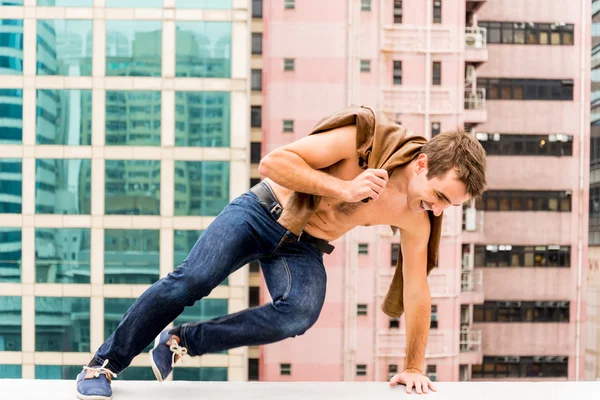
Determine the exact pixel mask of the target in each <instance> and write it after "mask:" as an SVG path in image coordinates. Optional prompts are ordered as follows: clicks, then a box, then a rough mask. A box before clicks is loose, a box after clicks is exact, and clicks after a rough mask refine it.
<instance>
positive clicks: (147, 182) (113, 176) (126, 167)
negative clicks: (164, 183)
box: [104, 160, 160, 215]
mask: <svg viewBox="0 0 600 400" xmlns="http://www.w3.org/2000/svg"><path fill="white" fill-rule="evenodd" d="M105 179H106V191H105V201H104V207H105V214H126V215H160V161H157V160H154V161H152V160H106V174H105Z"/></svg>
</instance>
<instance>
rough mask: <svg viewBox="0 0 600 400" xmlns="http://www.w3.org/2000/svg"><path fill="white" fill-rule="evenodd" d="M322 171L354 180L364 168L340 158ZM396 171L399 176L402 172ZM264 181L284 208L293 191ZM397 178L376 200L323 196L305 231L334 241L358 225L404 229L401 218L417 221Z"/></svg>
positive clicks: (267, 180)
mask: <svg viewBox="0 0 600 400" xmlns="http://www.w3.org/2000/svg"><path fill="white" fill-rule="evenodd" d="M323 171H324V172H326V173H328V174H330V175H332V176H335V177H336V178H339V179H343V180H352V179H354V178H356V177H357V176H358V175H360V174H361V173H362V172H363V171H364V170H363V169H362V168H360V167H359V166H358V158H357V159H355V160H344V161H340V162H339V163H337V164H334V165H332V166H331V167H328V168H327V169H324V170H323ZM397 173H398V175H400V171H397ZM399 178H400V179H401V178H402V177H401V176H400V177H399ZM265 180H266V182H267V183H268V184H269V185H270V186H271V188H272V189H273V191H274V192H275V195H276V196H277V198H278V199H279V202H280V203H281V204H282V205H283V206H284V207H285V204H286V203H287V201H288V200H289V198H290V196H291V195H292V193H293V192H292V191H291V190H290V189H288V188H286V187H284V186H281V185H278V184H277V183H275V182H273V181H272V180H270V179H268V178H267V179H265ZM393 181H394V182H393ZM397 181H398V177H397V176H396V174H394V176H393V178H390V180H389V181H388V184H387V186H386V189H385V190H384V191H383V193H382V194H381V196H380V197H379V199H378V200H377V201H369V202H367V203H363V202H357V203H346V202H344V201H342V200H339V199H336V198H333V197H323V198H322V199H321V203H320V204H319V208H318V209H317V211H316V213H315V214H314V215H313V216H312V217H311V219H310V220H309V221H308V223H307V225H306V226H305V228H304V230H305V231H306V232H307V233H309V234H311V235H312V236H315V237H318V238H321V239H325V240H334V239H337V238H339V237H341V236H342V235H344V234H345V233H346V232H348V231H350V230H351V229H353V228H355V227H356V226H371V225H393V226H397V227H400V228H401V227H402V221H404V222H408V221H409V220H410V221H414V220H415V216H414V214H412V213H411V212H410V211H409V210H408V207H407V204H406V193H404V191H401V190H399V189H398V186H399V185H397ZM393 183H396V184H393Z"/></svg>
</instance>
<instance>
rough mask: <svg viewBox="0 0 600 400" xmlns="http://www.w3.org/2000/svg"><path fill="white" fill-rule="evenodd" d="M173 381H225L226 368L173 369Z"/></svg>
mask: <svg viewBox="0 0 600 400" xmlns="http://www.w3.org/2000/svg"><path fill="white" fill-rule="evenodd" d="M173 380H175V381H209V382H217V381H227V368H223V367H202V368H175V369H174V370H173Z"/></svg>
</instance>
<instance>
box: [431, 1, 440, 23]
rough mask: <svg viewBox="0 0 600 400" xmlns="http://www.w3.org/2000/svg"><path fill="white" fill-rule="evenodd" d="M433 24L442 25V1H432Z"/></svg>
mask: <svg viewBox="0 0 600 400" xmlns="http://www.w3.org/2000/svg"><path fill="white" fill-rule="evenodd" d="M433 23H434V24H441V23H442V0H433Z"/></svg>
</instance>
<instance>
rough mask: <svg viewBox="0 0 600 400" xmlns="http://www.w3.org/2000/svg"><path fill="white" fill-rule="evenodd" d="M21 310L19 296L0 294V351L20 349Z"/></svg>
mask: <svg viewBox="0 0 600 400" xmlns="http://www.w3.org/2000/svg"><path fill="white" fill-rule="evenodd" d="M21 311H22V307H21V297H17V296H0V351H21V326H22V317H21ZM1 370H2V367H1V366H0V378H2V377H3V376H2V372H1Z"/></svg>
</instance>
